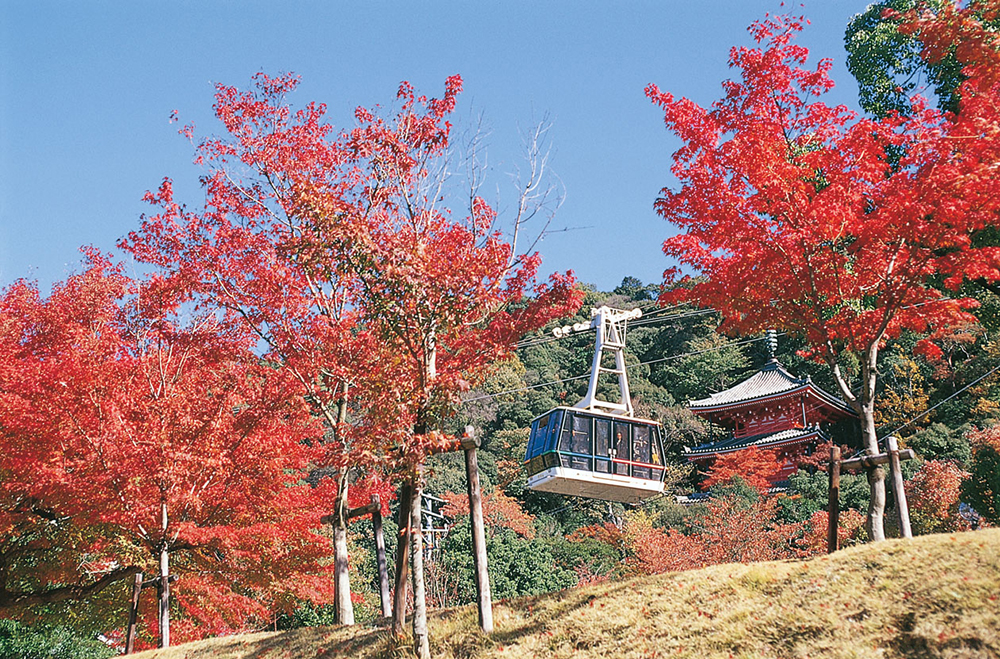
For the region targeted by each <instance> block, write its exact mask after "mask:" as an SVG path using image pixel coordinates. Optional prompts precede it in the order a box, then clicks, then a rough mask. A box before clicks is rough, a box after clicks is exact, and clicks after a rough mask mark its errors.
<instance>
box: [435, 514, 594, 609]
mask: <svg viewBox="0 0 1000 659" xmlns="http://www.w3.org/2000/svg"><path fill="white" fill-rule="evenodd" d="M471 546H472V536H471V532H470V527H469V520H468V518H466V519H463V520H462V521H461V522H459V523H458V524H456V525H455V526H453V527H452V528H451V530H450V531H449V533H448V537H447V538H446V539H445V541H444V543H443V555H444V558H443V561H444V564H445V568H446V569H447V570H448V572H450V573H451V574H452V575H453V576H454V578H455V580H456V582H457V589H456V592H457V594H458V597H459V600H460V602H461V603H463V604H467V603H469V602H472V601H474V599H475V593H476V582H475V573H474V570H473V560H472V553H471V551H470V547H471ZM486 553H487V556H488V564H489V575H490V592H491V593H492V595H493V599H509V598H512V597H520V596H522V595H538V594H541V593H547V592H551V591H554V590H560V589H562V588H568V587H570V586H572V585H573V584H574V583H575V582H576V579H575V577H574V575H573V573H572V572H570V571H569V570H566V569H563V568H561V567H559V566H558V565H556V561H555V558H554V557H553V556H552V552H551V551H550V549H549V547H548V546H546V544H545V542H543V541H541V540H539V539H537V538H535V539H528V538H523V537H521V536H519V535H518V534H516V533H514V531H512V530H510V529H506V528H496V529H493V530H492V532H491V533H489V534H488V535H487V538H486Z"/></svg>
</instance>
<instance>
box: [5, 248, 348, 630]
mask: <svg viewBox="0 0 1000 659" xmlns="http://www.w3.org/2000/svg"><path fill="white" fill-rule="evenodd" d="M90 260H91V264H90V267H89V268H88V269H87V270H86V271H85V272H84V273H82V274H80V275H75V276H73V277H70V278H69V279H68V280H67V281H66V282H65V283H64V284H61V285H58V286H56V287H55V289H54V290H53V292H52V294H51V295H50V296H48V297H47V298H42V297H41V296H40V295H39V292H38V290H37V288H35V287H34V286H33V285H32V284H29V283H27V282H23V281H21V282H18V283H16V284H15V285H13V286H12V287H11V288H10V289H8V290H7V291H4V294H3V296H2V299H0V305H2V311H3V313H2V316H3V318H4V321H3V323H2V324H0V354H2V355H3V359H0V390H2V391H3V397H2V398H0V404H2V405H3V422H2V432H3V438H4V448H5V450H4V451H3V452H2V455H0V472H2V473H3V474H4V477H5V478H4V484H3V505H4V507H5V510H4V517H5V519H7V520H9V519H11V516H16V515H18V514H21V515H22V517H23V515H24V514H26V513H32V514H34V515H35V516H38V515H43V516H47V517H48V518H50V519H52V520H55V521H56V522H60V523H64V524H65V529H66V530H65V531H64V533H74V532H76V530H78V529H83V530H84V531H85V533H84V535H83V537H84V538H85V539H87V544H86V546H85V547H84V548H83V549H84V551H85V552H86V553H87V554H88V559H87V561H86V562H85V564H84V565H83V566H80V567H78V570H79V569H82V570H84V571H85V572H87V573H89V574H92V575H94V576H93V577H91V578H90V579H89V581H91V582H92V583H101V582H107V581H108V577H113V578H122V577H123V576H125V575H127V574H130V573H132V572H135V571H137V570H141V571H143V572H145V573H147V574H149V573H153V574H154V575H159V577H160V578H161V580H162V579H165V578H166V577H167V575H170V574H173V575H175V576H176V577H177V581H176V583H175V584H173V585H172V586H171V588H170V589H163V590H164V592H165V594H164V596H163V598H162V599H161V603H160V613H159V621H160V636H161V643H162V644H163V645H169V642H170V612H171V600H170V590H173V591H174V594H175V596H176V605H177V607H178V608H179V610H180V611H181V612H182V613H183V616H182V618H181V624H180V628H179V629H175V631H176V632H179V635H180V636H181V638H182V639H190V638H197V637H200V636H204V635H206V634H211V633H224V632H233V631H240V630H245V629H247V628H249V627H251V626H253V625H254V624H255V622H256V623H259V622H260V621H262V620H264V621H266V620H268V619H270V617H271V615H272V613H273V611H274V610H275V609H276V608H281V607H287V606H289V605H290V604H291V603H292V601H293V599H295V598H308V599H313V600H318V601H325V600H326V599H327V598H328V597H329V596H330V594H331V593H330V589H329V586H328V583H329V577H328V568H327V567H326V566H325V561H324V560H323V558H324V556H325V555H326V549H325V546H326V542H327V541H325V540H324V539H323V538H322V537H320V536H319V535H317V534H315V533H313V530H314V529H316V528H317V527H318V526H319V515H318V514H317V513H316V512H314V511H315V510H316V509H317V502H316V498H317V497H318V496H320V495H321V494H322V490H314V489H313V488H310V487H309V486H308V485H305V484H303V483H301V482H300V479H301V478H302V477H303V476H304V469H305V468H306V467H307V466H308V465H309V463H310V461H311V460H312V459H313V458H314V457H315V455H316V453H315V450H314V448H313V447H314V446H315V441H314V440H315V438H316V437H317V436H318V434H319V433H318V429H317V427H316V424H315V422H314V420H313V419H312V417H311V416H310V415H309V413H308V410H307V409H306V408H305V407H304V405H303V404H302V401H301V398H300V397H290V395H289V393H288V392H289V383H288V378H287V376H286V375H285V374H283V373H282V372H281V371H276V370H275V369H273V368H271V367H269V366H268V365H266V364H264V363H262V362H261V361H260V360H259V359H258V358H257V357H256V356H255V355H254V354H253V352H252V351H251V348H252V347H253V346H254V338H253V336H252V335H251V334H250V333H249V332H247V331H245V330H243V329H242V328H241V327H239V326H228V327H227V326H223V325H220V324H219V323H218V322H217V320H216V319H215V318H213V317H202V318H198V319H196V320H194V321H191V322H189V323H180V322H178V319H177V316H175V315H174V314H173V313H171V308H170V307H169V306H167V307H164V306H162V305H161V304H159V301H158V300H157V299H156V298H155V297H154V296H150V295H143V294H139V295H136V294H135V290H136V287H135V284H134V283H133V282H131V281H130V280H128V279H127V278H126V277H124V276H123V275H122V274H121V272H120V269H118V268H116V267H115V266H113V265H112V264H110V263H109V262H107V261H106V260H104V259H103V258H101V257H100V256H98V255H96V254H91V255H90ZM11 504H13V505H11ZM57 539H58V538H57ZM36 548H38V547H36ZM54 548H55V549H58V546H56V547H54ZM70 555H71V556H72V555H74V554H70ZM5 558H7V557H5ZM12 558H17V556H13V557H12ZM20 558H22V559H24V560H23V561H22V562H21V563H20V565H21V567H22V569H28V568H25V567H24V566H26V565H27V566H30V565H32V562H31V560H30V556H27V557H24V556H22V557H20ZM4 562H5V565H6V566H7V567H10V561H6V560H5V561H4ZM58 565H59V566H61V568H60V569H54V570H52V571H49V572H46V573H38V572H37V571H32V579H31V580H32V581H34V583H35V586H36V588H37V593H36V596H35V597H30V596H28V597H25V596H24V594H20V595H19V594H17V593H11V592H10V591H8V587H9V586H10V585H11V584H13V583H18V582H19V578H18V573H17V572H16V571H10V570H4V571H3V576H4V577H5V580H4V583H3V584H0V590H2V597H0V604H2V603H4V602H3V601H2V600H3V599H6V600H7V602H9V603H11V604H31V603H44V602H47V601H53V599H54V597H53V595H54V594H60V595H62V594H65V595H74V594H75V595H77V596H79V595H80V594H86V593H81V592H77V593H73V592H69V593H66V592H65V589H63V590H60V585H59V584H60V583H66V582H67V581H69V582H70V583H73V582H75V581H80V582H81V584H86V582H87V581H88V579H86V578H85V577H82V576H79V575H76V576H75V578H73V579H72V580H67V579H66V569H65V568H66V566H65V561H59V562H58ZM22 576H23V575H22ZM105 585H106V583H105ZM93 590H94V588H93V587H90V589H89V591H87V592H93Z"/></svg>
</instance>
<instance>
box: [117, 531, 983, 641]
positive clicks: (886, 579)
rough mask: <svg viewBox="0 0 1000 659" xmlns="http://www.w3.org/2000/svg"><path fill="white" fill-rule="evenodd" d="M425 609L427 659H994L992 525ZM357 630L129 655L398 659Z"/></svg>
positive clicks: (272, 635)
mask: <svg viewBox="0 0 1000 659" xmlns="http://www.w3.org/2000/svg"><path fill="white" fill-rule="evenodd" d="M494 618H495V621H496V627H497V630H496V632H495V633H494V634H493V636H492V637H490V638H485V637H483V636H482V635H480V634H479V633H478V629H477V627H476V613H475V609H473V608H460V609H448V610H443V611H436V612H434V613H433V614H432V616H431V620H430V627H431V634H432V652H433V654H434V655H435V656H436V657H449V658H450V657H454V658H456V659H473V658H480V657H483V658H485V657H491V658H497V659H511V658H513V659H522V658H528V657H595V658H596V657H612V658H622V659H625V658H628V659H632V658H635V659H639V658H647V657H663V658H666V657H689V658H696V659H709V658H715V657H737V658H746V659H749V658H751V657H755V658H756V657H760V658H771V657H774V658H786V657H789V658H790V657H837V658H848V657H856V658H861V657H865V658H867V657H954V658H959V657H969V658H972V657H975V658H977V659H978V658H982V657H1000V529H987V530H981V531H976V532H970V533H960V534H954V535H934V536H924V537H920V538H916V539H914V540H890V541H887V542H883V543H880V544H878V545H868V546H861V547H855V548H851V549H846V550H843V551H840V552H838V553H837V554H834V555H833V556H824V557H820V558H815V559H811V560H807V561H783V562H775V563H756V564H752V565H741V564H731V565H717V566H713V567H709V568H705V569H703V570H695V571H690V572H680V573H672V574H664V575H659V576H655V577H643V578H638V579H632V580H629V581H621V582H615V583H607V584H600V585H597V586H591V587H586V588H578V589H573V590H566V591H562V592H558V593H553V594H550V595H545V596H540V597H534V598H525V599H520V600H516V601H511V602H504V603H500V604H497V605H495V608H494ZM407 656H410V648H409V647H407V646H405V645H403V646H396V645H393V644H392V642H391V641H390V639H389V638H388V637H387V636H386V635H385V633H384V632H382V631H380V630H376V629H371V628H362V627H358V628H353V629H342V628H334V627H317V628H308V629H300V630H294V631H287V632H265V633H259V634H247V635H243V636H235V637H228V638H217V639H210V640H206V641H200V642H197V643H189V644H186V645H180V646H177V647H174V648H170V649H168V650H164V651H150V652H144V653H141V654H139V655H136V657H137V659H139V658H141V659H204V658H207V657H213V658H222V659H284V658H296V659H297V658H299V657H307V658H313V657H317V658H320V659H325V658H329V657H351V658H357V659H369V658H371V659H374V658H376V657H407Z"/></svg>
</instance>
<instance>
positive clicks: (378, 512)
mask: <svg viewBox="0 0 1000 659" xmlns="http://www.w3.org/2000/svg"><path fill="white" fill-rule="evenodd" d="M369 505H371V506H373V508H372V532H373V533H374V534H375V561H376V563H377V564H378V598H379V602H380V603H381V605H382V617H383V618H389V617H390V616H392V600H391V599H390V597H389V570H388V569H387V567H386V563H385V535H384V534H383V533H382V504H381V502H380V501H379V496H378V495H377V494H373V495H372V501H371V503H370V504H369Z"/></svg>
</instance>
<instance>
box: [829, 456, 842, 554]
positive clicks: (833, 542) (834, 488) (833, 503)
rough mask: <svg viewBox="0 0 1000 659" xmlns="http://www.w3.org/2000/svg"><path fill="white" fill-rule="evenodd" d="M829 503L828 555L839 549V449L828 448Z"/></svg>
mask: <svg viewBox="0 0 1000 659" xmlns="http://www.w3.org/2000/svg"><path fill="white" fill-rule="evenodd" d="M829 476H830V501H829V506H828V508H827V529H826V551H827V553H829V554H832V553H833V552H835V551H837V549H839V548H840V547H839V537H838V533H837V532H838V529H839V527H840V447H839V446H837V445H834V446H832V447H831V448H830V466H829Z"/></svg>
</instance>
